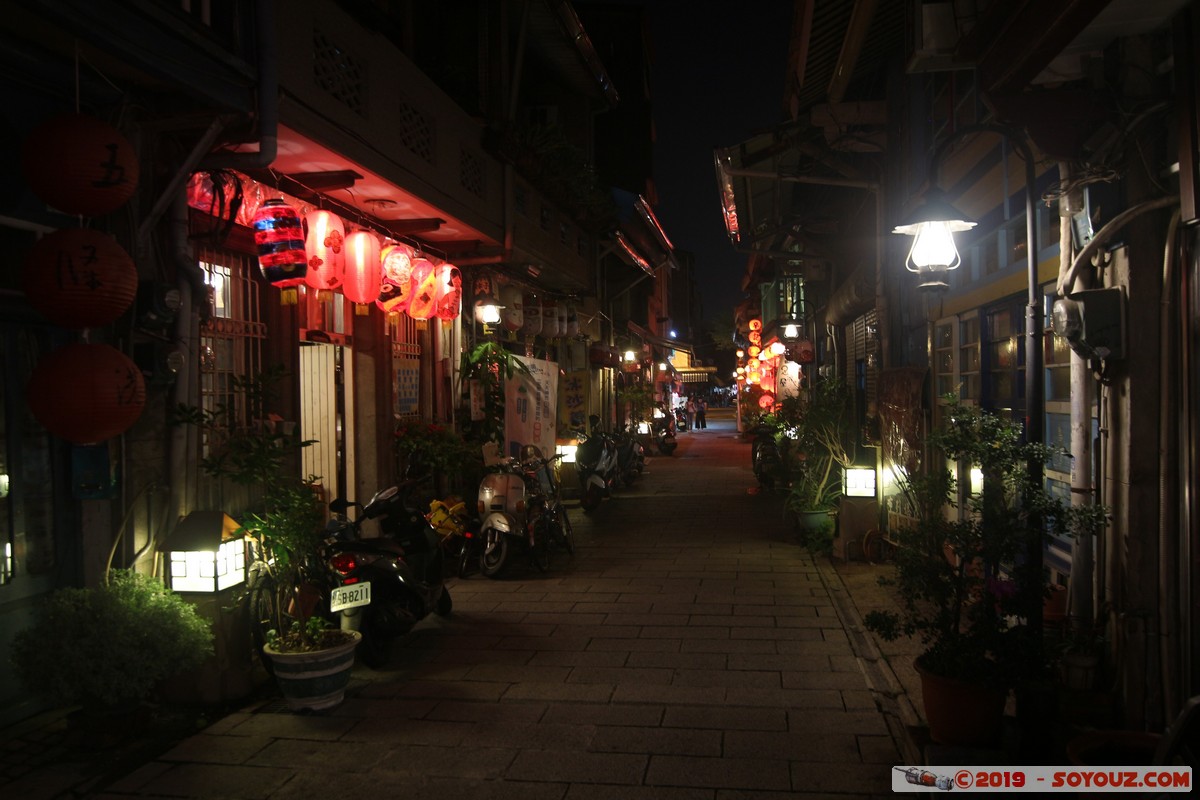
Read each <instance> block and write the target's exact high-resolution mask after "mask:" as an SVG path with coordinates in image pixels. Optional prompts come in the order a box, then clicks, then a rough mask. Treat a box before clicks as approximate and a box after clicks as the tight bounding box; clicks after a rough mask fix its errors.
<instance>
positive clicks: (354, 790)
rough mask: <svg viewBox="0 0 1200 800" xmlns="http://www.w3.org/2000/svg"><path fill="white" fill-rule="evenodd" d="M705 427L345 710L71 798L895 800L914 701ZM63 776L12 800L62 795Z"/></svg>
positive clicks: (298, 720) (427, 625)
mask: <svg viewBox="0 0 1200 800" xmlns="http://www.w3.org/2000/svg"><path fill="white" fill-rule="evenodd" d="M713 416H714V419H713V420H712V421H711V422H710V426H709V428H708V429H707V430H704V431H697V432H693V433H687V434H681V435H680V437H679V438H680V447H679V449H678V450H677V451H676V454H675V455H674V456H673V457H670V458H668V457H654V458H653V459H652V460H651V462H650V465H649V470H648V474H647V475H645V476H644V477H643V479H642V481H641V482H640V484H639V485H638V486H637V487H635V488H634V489H632V490H623V491H621V492H619V493H618V494H617V496H616V497H615V498H614V499H613V500H611V501H606V502H605V504H604V505H603V506H602V507H601V508H600V509H599V510H598V511H596V512H595V513H594V514H593V515H592V516H591V517H585V516H584V515H583V514H582V513H581V512H580V511H579V509H578V508H572V509H571V514H572V518H573V519H574V520H575V521H576V538H577V544H578V546H577V552H576V554H575V556H574V557H573V558H570V559H568V558H567V557H566V556H564V555H561V554H559V555H557V556H556V557H555V560H554V561H553V562H552V564H551V568H550V570H549V572H547V573H546V574H539V573H537V572H535V571H533V570H531V569H526V568H524V566H523V565H522V567H521V568H520V569H517V570H514V571H513V572H512V573H511V574H510V575H509V577H508V578H507V579H505V580H499V581H493V580H488V579H487V578H483V577H481V576H478V575H476V576H473V577H470V578H468V579H465V580H455V581H453V583H452V585H451V591H452V593H453V597H454V603H455V611H454V614H453V616H452V617H451V618H450V619H449V620H440V619H436V620H429V621H425V622H423V623H421V625H420V626H419V628H418V629H417V630H416V631H414V633H413V634H412V635H411V636H410V637H409V639H408V640H407V641H406V642H405V643H404V646H403V647H398V648H397V650H396V653H395V655H394V657H393V659H392V663H391V664H390V665H389V667H388V668H387V669H385V670H381V671H377V672H372V671H370V670H368V669H366V668H364V667H361V666H359V667H356V671H355V675H354V679H353V681H352V684H351V687H350V690H349V692H348V695H347V700H346V702H345V703H344V704H343V705H342V706H340V707H339V708H337V709H336V710H334V711H333V712H331V713H329V714H327V715H321V716H316V715H297V714H293V713H289V712H287V711H286V710H284V709H283V707H282V704H281V703H280V702H278V701H270V700H268V701H265V702H261V703H258V704H256V705H252V706H250V707H247V708H245V709H243V710H241V711H238V712H236V713H233V714H231V715H229V716H227V717H224V718H222V719H220V720H218V721H217V722H215V723H214V724H212V725H211V726H209V727H208V728H206V729H205V730H203V731H202V732H201V733H199V734H197V735H194V736H192V737H191V738H188V739H185V740H183V741H182V742H180V743H178V744H176V745H175V746H173V747H171V748H170V749H167V750H166V751H165V752H163V753H162V754H161V755H159V756H157V757H156V758H154V759H153V760H151V761H150V762H149V763H146V764H144V765H142V766H140V767H137V768H135V769H133V770H132V771H131V772H129V773H128V774H125V775H124V776H123V777H120V778H118V779H116V780H115V781H112V782H110V783H108V785H107V786H106V787H103V788H101V787H99V786H96V787H94V791H92V790H88V789H86V787H85V788H84V790H83V791H80V790H79V788H78V787H76V790H75V792H74V796H80V795H81V794H86V795H87V796H95V797H129V796H138V797H228V798H272V799H274V798H280V799H281V800H282V799H283V798H317V797H320V798H333V797H338V798H360V797H389V798H390V797H395V798H406V799H411V798H439V799H440V798H492V797H494V798H501V797H514V798H517V797H519V798H522V800H541V799H542V798H545V799H546V800H591V799H592V798H595V800H600V799H601V798H603V799H604V800H615V799H619V798H629V799H630V800H635V799H637V798H645V799H646V800H651V798H653V800H734V799H735V798H738V799H740V800H747V799H748V798H783V797H797V796H813V797H832V796H837V797H881V796H885V795H887V796H890V795H891V789H890V770H891V767H892V766H893V765H896V764H901V763H917V762H912V761H906V760H905V759H906V757H907V758H911V757H912V754H911V753H909V754H908V755H907V756H906V755H904V754H905V753H906V752H908V748H909V747H910V746H909V745H907V744H906V742H905V736H904V730H905V724H906V723H908V722H911V721H912V720H911V711H905V710H904V709H909V708H911V706H910V705H909V703H908V701H907V698H906V696H905V695H904V694H903V693H902V692H898V687H899V685H900V684H898V683H897V681H896V678H895V676H894V675H893V674H892V672H891V670H890V668H889V667H888V666H887V665H886V663H885V662H884V661H882V660H881V659H878V658H877V657H876V656H877V651H876V650H874V643H873V641H871V640H870V639H868V638H866V637H864V636H863V635H862V633H861V631H860V629H859V627H858V622H857V620H858V613H859V612H858V610H857V609H855V608H854V604H853V603H851V602H850V598H849V595H848V594H847V591H846V588H845V586H846V584H845V583H844V582H843V581H842V579H841V578H840V577H839V575H838V574H837V573H836V572H835V571H834V569H833V567H832V566H831V565H830V563H829V561H828V560H827V559H818V560H817V562H816V563H814V560H813V559H812V558H811V557H810V556H809V555H808V554H807V552H805V551H804V550H803V549H801V548H800V547H798V546H797V545H796V544H795V541H794V537H793V534H792V533H791V529H790V526H789V524H788V523H786V522H785V521H784V519H783V516H782V513H781V502H780V497H779V496H778V495H771V494H758V493H755V492H753V490H752V487H753V486H754V481H753V476H752V474H751V471H750V469H749V456H748V452H749V446H748V444H747V442H746V441H745V440H743V439H741V438H740V437H739V436H738V435H737V434H736V431H735V430H734V425H733V421H732V419H731V418H730V417H727V416H726V417H722V416H720V415H713ZM859 583H861V584H862V585H863V586H864V587H866V586H867V585H868V582H866V581H862V580H861V579H860V580H859ZM897 695H899V696H898V697H897ZM918 705H919V703H918ZM906 717H908V718H906ZM56 780H57V781H60V782H64V781H67V780H69V779H68V778H67V777H66V776H65V774H64V773H63V772H61V771H58V772H55V771H41V772H35V773H31V774H29V775H27V776H26V777H25V778H24V779H22V780H20V781H17V782H15V783H11V784H9V786H8V787H6V789H5V792H6V794H7V796H10V797H23V798H24V797H35V796H54V795H55V793H56V791H63V792H64V793H66V792H69V791H70V790H69V789H68V787H66V786H59V787H55V785H54V784H55V781H56ZM9 790H17V793H16V794H8V791H9Z"/></svg>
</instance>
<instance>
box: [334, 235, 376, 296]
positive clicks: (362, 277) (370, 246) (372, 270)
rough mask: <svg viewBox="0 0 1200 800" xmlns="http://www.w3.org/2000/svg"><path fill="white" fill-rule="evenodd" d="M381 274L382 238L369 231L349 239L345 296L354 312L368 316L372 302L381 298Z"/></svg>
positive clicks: (351, 236)
mask: <svg viewBox="0 0 1200 800" xmlns="http://www.w3.org/2000/svg"><path fill="white" fill-rule="evenodd" d="M381 281H382V272H381V267H380V263H379V239H377V238H376V237H375V234H373V233H371V232H370V231H355V232H354V233H351V234H349V235H348V236H346V274H345V277H344V278H343V279H342V294H344V295H346V299H347V300H349V301H350V302H351V303H354V313H355V314H357V315H359V316H365V315H366V314H367V312H368V311H370V310H371V305H370V304H371V303H374V302H375V301H376V300H378V299H379V288H380V285H381Z"/></svg>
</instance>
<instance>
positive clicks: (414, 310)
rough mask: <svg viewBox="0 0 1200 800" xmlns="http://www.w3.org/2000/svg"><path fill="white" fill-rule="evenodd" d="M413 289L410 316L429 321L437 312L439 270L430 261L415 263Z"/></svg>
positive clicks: (409, 303)
mask: <svg viewBox="0 0 1200 800" xmlns="http://www.w3.org/2000/svg"><path fill="white" fill-rule="evenodd" d="M412 287H413V288H412V297H411V298H410V299H409V301H408V315H409V316H410V317H412V318H413V319H429V318H430V317H432V316H433V315H434V314H435V313H436V312H437V270H436V269H435V268H434V266H433V262H431V261H429V259H426V258H418V259H416V260H415V261H413V268H412Z"/></svg>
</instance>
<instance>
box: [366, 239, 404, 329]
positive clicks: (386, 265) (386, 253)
mask: <svg viewBox="0 0 1200 800" xmlns="http://www.w3.org/2000/svg"><path fill="white" fill-rule="evenodd" d="M380 262H381V266H382V268H383V275H382V281H381V283H380V285H379V299H378V300H376V301H375V305H377V306H379V307H380V308H381V309H383V310H384V311H386V312H388V313H389V314H391V313H396V312H399V311H408V301H409V299H410V298H411V297H412V268H413V249H412V248H411V247H409V246H408V245H406V244H389V245H388V246H387V247H385V248H383V252H382V254H381V255H380Z"/></svg>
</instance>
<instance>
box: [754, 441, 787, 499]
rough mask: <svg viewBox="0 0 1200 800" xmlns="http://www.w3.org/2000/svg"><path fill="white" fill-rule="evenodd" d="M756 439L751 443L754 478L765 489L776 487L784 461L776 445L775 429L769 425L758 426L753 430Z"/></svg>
mask: <svg viewBox="0 0 1200 800" xmlns="http://www.w3.org/2000/svg"><path fill="white" fill-rule="evenodd" d="M752 433H753V434H754V439H753V440H752V441H751V442H750V465H751V466H752V467H753V468H754V477H755V478H757V479H758V485H759V486H761V487H762V488H764V489H770V488H772V487H774V486H775V481H776V478H777V476H778V475H779V471H780V469H781V467H782V464H783V461H782V459H781V457H780V454H779V446H778V445H777V444H776V443H775V429H774V428H772V427H770V426H768V425H758V426H756V427H754V428H753V429H752Z"/></svg>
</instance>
